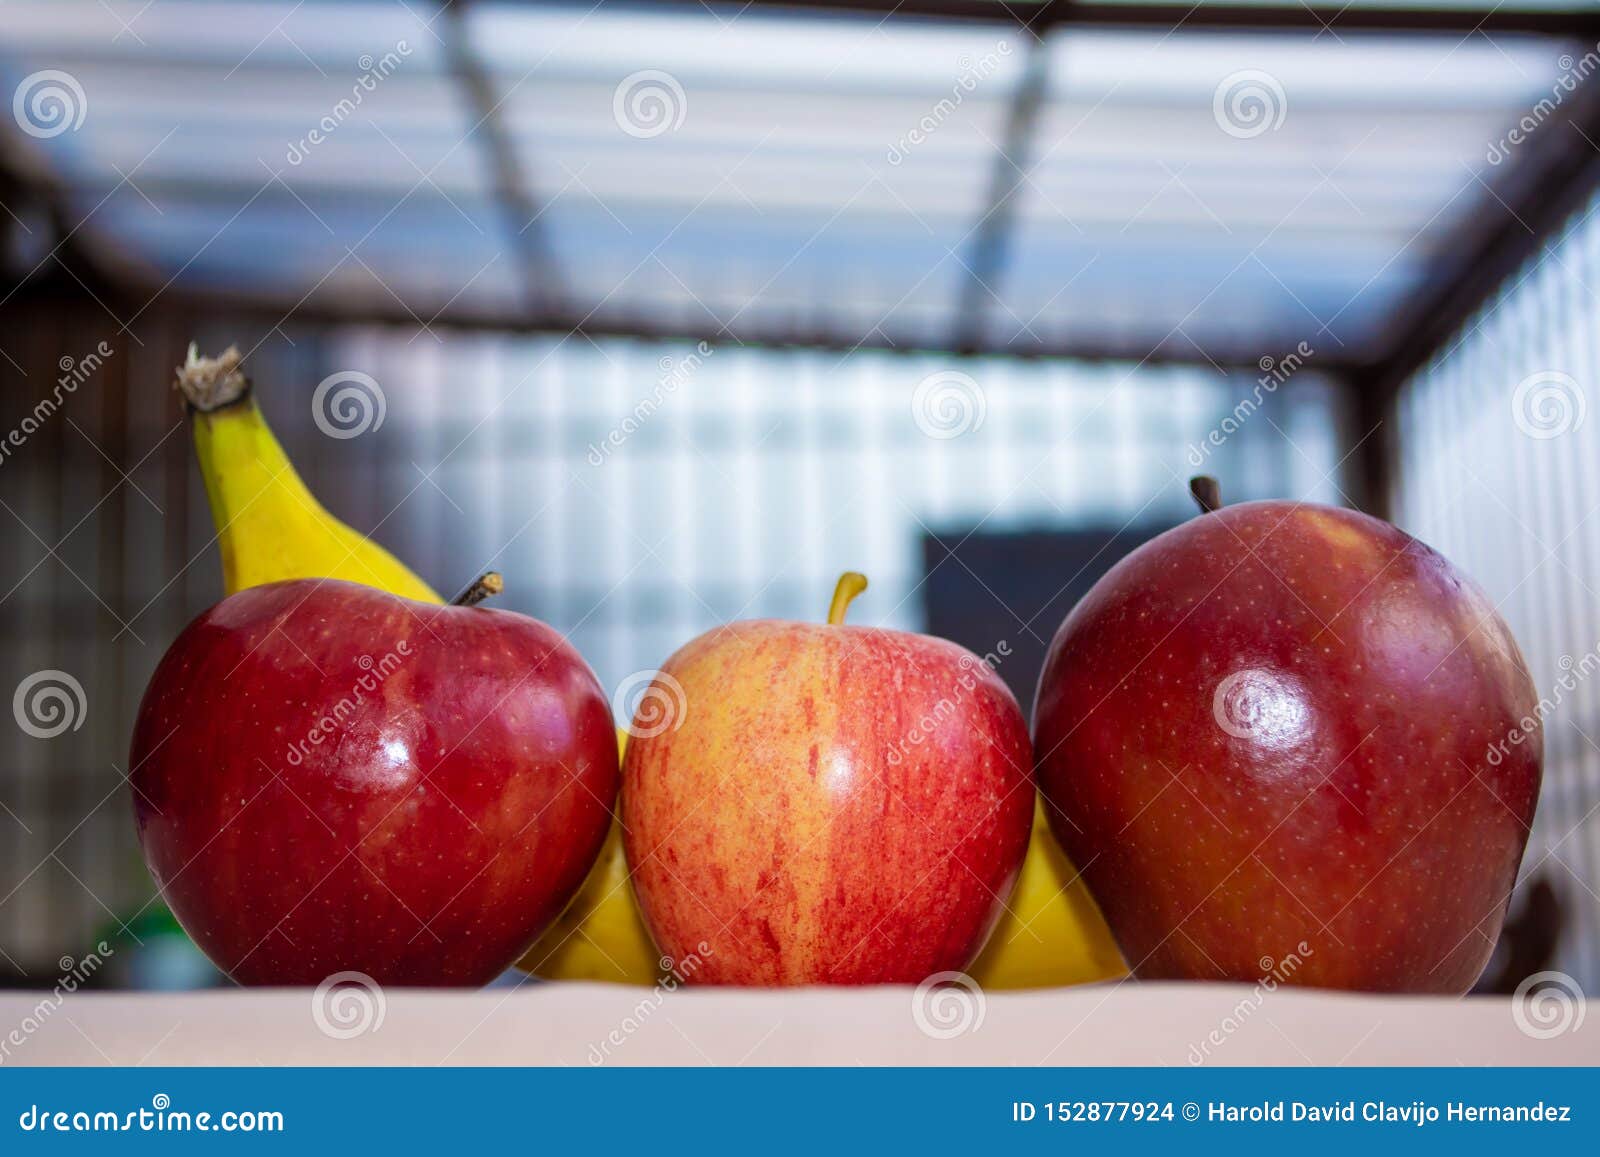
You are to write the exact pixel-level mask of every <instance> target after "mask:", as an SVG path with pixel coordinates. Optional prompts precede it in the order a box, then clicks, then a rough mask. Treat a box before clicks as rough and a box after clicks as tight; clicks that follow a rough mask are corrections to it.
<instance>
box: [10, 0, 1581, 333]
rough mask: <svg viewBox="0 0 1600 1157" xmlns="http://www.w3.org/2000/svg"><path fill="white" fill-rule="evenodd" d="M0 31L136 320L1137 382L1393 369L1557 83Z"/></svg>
mask: <svg viewBox="0 0 1600 1157" xmlns="http://www.w3.org/2000/svg"><path fill="white" fill-rule="evenodd" d="M1369 2H1376V0H1369ZM1413 6H1414V5H1413ZM1546 6H1548V5H1546ZM0 21H3V23H4V31H5V35H4V37H3V39H0V80H3V81H4V82H5V88H6V91H9V92H12V93H13V94H15V95H16V97H17V99H19V100H21V99H23V96H24V92H23V90H29V91H32V90H31V89H30V88H29V86H30V84H31V85H32V88H33V89H37V88H39V87H40V86H41V85H42V84H44V83H45V82H42V81H40V80H39V79H38V77H39V75H40V74H41V73H44V74H46V75H47V76H53V75H55V74H65V75H66V76H67V77H68V78H70V80H71V85H72V86H75V89H74V88H72V87H68V88H67V89H66V90H65V91H66V92H67V97H68V100H69V103H75V105H81V111H82V114H83V115H82V116H81V120H78V119H74V120H73V124H72V125H71V126H61V125H57V124H51V123H39V124H33V125H31V126H30V125H29V124H25V123H23V122H22V121H19V122H18V123H19V127H21V128H22V130H23V131H22V133H20V134H11V137H12V140H11V142H10V143H11V144H12V145H14V146H15V147H14V148H13V149H12V150H11V151H12V152H13V153H15V154H17V155H18V156H19V157H20V158H22V159H23V160H24V162H25V163H32V164H34V165H37V166H40V167H42V168H43V169H44V170H45V171H46V172H48V173H49V174H50V175H51V177H53V178H54V180H55V181H56V182H58V183H59V185H60V186H61V187H63V188H64V189H65V190H66V193H65V197H66V201H67V204H68V207H69V209H70V211H71V214H70V215H71V216H73V218H74V221H75V223H77V222H81V235H82V236H83V237H84V238H87V239H90V240H92V241H94V242H95V243H97V244H100V245H102V246H109V247H112V248H115V249H116V250H117V251H118V252H119V253H120V254H122V255H125V256H127V257H128V258H130V259H132V261H133V262H134V263H135V265H136V267H138V268H142V269H144V270H145V271H146V272H147V275H148V280H149V281H150V287H151V289H152V291H153V290H156V289H159V288H160V287H161V286H163V285H165V284H167V283H168V282H169V281H171V282H172V283H173V284H177V285H190V286H198V287H212V286H219V287H227V288H232V289H236V290H240V291H245V292H250V293H252V294H255V295H259V296H265V297H268V298H269V299H272V300H274V301H282V302H283V303H284V305H285V307H286V308H287V307H288V306H289V305H293V304H294V303H296V302H299V301H301V300H307V301H313V302H314V301H316V300H317V299H318V298H319V297H327V298H332V299H336V300H337V301H338V302H339V303H340V304H341V305H342V306H345V307H349V308H359V306H360V305H361V304H362V303H363V302H368V301H370V302H375V303H378V304H381V305H383V306H384V307H385V308H386V309H388V310H393V309H394V308H395V307H396V305H397V303H398V304H399V305H400V306H402V307H403V308H405V309H407V310H409V311H411V312H413V313H415V314H416V315H418V316H421V317H424V318H427V319H431V318H432V317H433V316H434V315H435V314H436V313H438V312H439V311H441V310H444V311H446V313H447V314H448V312H449V311H455V312H458V313H473V314H476V315H482V316H487V317H504V318H516V317H522V316H524V315H523V314H522V313H521V312H520V311H522V310H523V309H525V308H526V307H527V303H528V302H529V301H530V300H532V299H533V297H534V295H533V294H532V293H530V287H532V288H535V289H537V290H539V292H541V293H548V292H550V291H551V290H552V289H554V288H556V287H558V288H559V295H558V296H556V297H555V298H554V299H553V301H554V304H555V306H556V307H557V309H556V312H555V313H554V314H553V315H552V316H553V317H555V318H567V319H575V318H583V319H590V320H595V321H600V322H605V323H608V324H611V325H615V326H620V327H623V328H627V327H629V326H630V325H639V326H650V325H659V326H665V327H679V328H681V327H690V328H700V329H703V330H705V331H707V332H710V333H720V332H726V333H729V334H732V335H733V336H734V337H742V336H769V337H770V336H772V335H774V334H778V335H781V334H786V333H787V334H793V335H795V336H797V337H804V336H806V335H817V334H821V335H824V336H827V337H828V338H829V339H830V340H835V341H840V342H843V343H845V344H851V343H854V342H856V341H874V342H878V341H884V340H888V341H891V342H894V343H895V344H917V345H942V344H947V343H949V342H951V341H953V340H955V338H956V335H957V334H958V333H961V332H965V330H964V327H972V326H976V327H977V330H978V332H979V333H981V334H982V335H984V337H985V339H986V341H987V342H988V343H990V344H992V345H994V346H996V347H1010V348H1023V349H1028V348H1037V347H1043V348H1060V347H1063V346H1069V345H1082V346H1092V347H1096V348H1104V347H1111V346H1114V347H1116V348H1119V349H1123V350H1127V351H1131V352H1135V353H1137V352H1139V351H1141V350H1146V349H1153V348H1156V347H1164V348H1170V347H1172V346H1175V345H1185V346H1198V347H1200V348H1201V349H1203V350H1206V351H1220V352H1223V353H1228V352H1233V353H1237V352H1240V351H1257V350H1265V351H1268V352H1270V351H1272V350H1274V349H1278V348H1279V347H1281V346H1282V345H1284V344H1289V345H1292V344H1293V343H1294V341H1297V340H1301V339H1305V340H1310V341H1311V343H1312V344H1313V345H1314V346H1319V348H1325V349H1328V350H1330V351H1337V352H1338V354H1339V355H1341V356H1347V357H1351V358H1355V357H1360V356H1363V355H1364V354H1370V353H1371V352H1373V351H1375V350H1377V349H1379V348H1380V347H1381V346H1382V344H1383V342H1384V341H1385V340H1386V336H1387V335H1386V327H1388V326H1389V325H1392V324H1393V323H1394V320H1395V318H1396V316H1397V310H1398V306H1399V305H1400V303H1401V302H1403V301H1404V300H1405V299H1406V298H1407V297H1408V296H1410V295H1411V294H1413V293H1415V292H1416V291H1417V290H1418V288H1419V287H1421V286H1423V285H1425V284H1426V283H1427V282H1428V281H1429V279H1430V278H1436V277H1438V276H1439V275H1440V272H1441V269H1442V268H1443V266H1442V265H1441V259H1444V258H1449V257H1451V256H1453V255H1454V253H1453V250H1452V248H1451V247H1452V246H1453V245H1456V244H1458V243H1457V242H1456V241H1455V240H1454V239H1456V238H1459V237H1460V236H1461V232H1460V230H1461V227H1462V226H1463V225H1464V224H1465V223H1467V222H1469V221H1470V220H1471V218H1472V215H1473V214H1474V213H1477V212H1479V211H1481V210H1482V209H1483V208H1484V206H1486V205H1492V204H1493V197H1494V193H1493V192H1491V190H1492V189H1499V188H1500V187H1501V185H1502V184H1503V183H1504V182H1505V181H1506V180H1507V178H1508V177H1509V176H1511V175H1513V174H1514V173H1515V170H1516V169H1517V166H1518V165H1519V164H1520V163H1521V161H1522V154H1521V153H1520V152H1518V151H1515V150H1513V151H1511V154H1510V156H1509V158H1508V159H1507V160H1506V161H1505V163H1503V164H1498V165H1496V164H1491V163H1490V161H1489V159H1488V152H1489V150H1490V147H1491V145H1492V143H1493V142H1496V141H1498V140H1501V139H1502V138H1503V137H1504V135H1505V133H1506V131H1507V130H1508V128H1509V127H1510V126H1511V125H1512V124H1513V123H1514V122H1515V121H1516V120H1517V118H1519V117H1521V116H1522V115H1524V114H1525V113H1526V112H1528V111H1529V110H1530V109H1531V108H1532V107H1533V106H1534V104H1535V103H1536V102H1537V101H1538V100H1540V99H1541V98H1542V97H1546V96H1549V95H1550V94H1551V93H1552V91H1554V87H1555V85H1556V83H1557V81H1558V79H1559V77H1560V76H1561V74H1562V70H1563V69H1564V68H1570V67H1571V61H1570V60H1568V61H1567V62H1566V63H1565V64H1563V62H1562V60H1561V57H1562V54H1563V52H1565V51H1569V48H1568V46H1566V45H1564V44H1562V43H1560V42H1557V41H1555V40H1550V39H1541V38H1531V37H1529V38H1505V37H1502V38H1497V39H1495V40H1490V39H1488V38H1486V37H1484V36H1482V35H1477V36H1472V37H1469V38H1466V39H1462V38H1461V37H1458V36H1437V37H1433V36H1421V35H1405V36H1375V35H1370V34H1369V35H1357V34H1353V33H1349V32H1344V31H1340V32H1339V34H1338V35H1331V34H1327V33H1323V34H1320V35H1312V34H1311V33H1309V32H1308V33H1306V34H1304V35H1300V34H1289V33H1275V34H1271V35H1267V34H1257V35H1249V34H1233V33H1228V34H1219V33H1214V32H1204V33H1188V32H1182V31H1180V32H1177V33H1162V32H1132V31H1128V32H1111V31H1091V30H1083V29H1075V28H1072V27H1066V28H1062V29H1058V30H1056V31H1054V32H1052V33H1051V34H1050V35H1049V37H1048V40H1047V41H1046V42H1045V43H1044V45H1043V46H1042V47H1041V46H1036V45H1035V44H1034V41H1033V38H1032V37H1031V36H1030V35H1029V34H1027V33H1025V32H1022V31H1020V30H1018V29H1017V28H1016V27H1014V26H1012V25H1009V24H1005V23H999V22H996V23H993V24H988V23H984V22H980V21H965V22H957V23H949V24H945V23H941V22H937V21H930V20H884V19H880V18H876V17H873V18H866V17H841V16H837V15H827V14H821V13H806V12H787V13H785V12H777V13H774V12H772V11H755V10H749V9H743V10H741V9H737V8H715V7H706V6H702V5H694V6H687V7H683V8H675V7H668V6H661V7H654V6H652V7H639V6H629V7H613V6H603V7H600V8H595V9H592V10H591V9H589V8H587V7H550V6H537V5H532V4H521V3H479V4H474V5H472V6H470V7H469V8H467V9H466V11H465V14H464V15H463V16H459V17H456V16H447V15H440V13H439V11H438V10H437V9H436V8H435V7H434V6H432V5H417V4H407V3H402V2H401V0H369V2H338V3H334V2H314V3H293V2H289V0H284V2H279V3H217V2H197V0H160V2H157V3H153V4H150V5H147V6H145V7H142V8H141V7H140V6H138V5H119V4H102V3H99V2H97V0H62V2H48V0H11V2H8V3H6V4H5V5H4V7H3V10H0ZM456 38H459V40H457V39H456ZM1030 77H1032V78H1033V82H1030V81H1029V78H1030ZM1029 93H1036V94H1037V95H1039V97H1040V99H1039V101H1038V105H1037V107H1036V108H1031V109H1030V107H1029V104H1028V101H1027V100H1021V101H1019V96H1026V95H1027V94H1029ZM486 102H487V104H486ZM75 111H76V110H75ZM486 112H487V115H486ZM28 115H32V114H31V112H30V113H29V114H28ZM1019 128H1020V129H1022V130H1025V131H1023V132H1021V133H1019V132H1018V131H1017V130H1018V129H1019ZM497 142H503V143H504V144H505V145H506V150H505V151H504V152H502V153H497V151H496V145H497ZM1014 146H1020V147H1018V149H1017V151H1016V153H1015V154H1014V155H1013V156H1012V160H1013V161H1015V162H1017V163H1018V164H1019V165H1020V166H1021V167H1020V169H1019V168H1016V167H1013V166H1009V165H1006V164H1005V163H1004V162H1002V161H1001V160H1000V159H999V158H1000V157H1001V156H1002V154H1003V153H1004V152H1005V150H1007V149H1008V148H1012V147H1014ZM1008 183H1015V186H1016V187H1015V188H1014V190H1012V193H1011V196H1010V197H1009V198H1008V199H1007V200H1006V201H1005V202H1004V204H1003V205H1001V206H1000V207H999V208H998V209H997V208H996V206H995V205H994V203H993V197H994V193H995V191H996V189H997V188H1000V189H1004V188H1006V186H1007V184H1008ZM994 238H999V239H1000V240H1002V241H1004V242H1005V244H1004V245H1003V246H1002V247H1001V249H1000V250H998V252H1000V253H1002V254H1003V255H1004V256H1005V258H1006V259H1005V260H1004V261H1002V262H1000V263H999V264H998V266H997V267H994V268H990V267H988V266H984V265H983V264H982V263H981V262H980V261H979V260H978V257H977V250H978V247H979V245H980V244H982V243H984V242H986V241H988V240H992V239H994ZM980 273H981V274H982V275H983V276H984V279H985V280H984V281H983V282H982V283H981V284H980V283H977V282H976V281H975V277H976V276H977V275H978V274H980ZM545 300H547V301H549V300H551V299H550V298H546V299H545ZM974 303H976V308H974ZM1319 343H1320V344H1319Z"/></svg>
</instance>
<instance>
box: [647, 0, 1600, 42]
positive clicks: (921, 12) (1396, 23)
mask: <svg viewBox="0 0 1600 1157" xmlns="http://www.w3.org/2000/svg"><path fill="white" fill-rule="evenodd" d="M634 2H635V3H642V4H643V5H644V6H646V7H663V6H673V7H680V8H681V7H682V6H683V5H682V4H681V2H679V0H634ZM745 7H747V8H750V9H757V10H761V9H770V10H782V9H791V10H812V11H817V10H821V11H830V12H839V13H856V14H858V15H864V16H876V17H879V18H884V19H887V18H891V17H893V18H927V19H942V20H989V21H998V22H1004V23H1009V24H1025V25H1027V26H1028V27H1029V28H1032V29H1033V30H1034V31H1036V32H1039V31H1042V30H1043V29H1045V28H1048V27H1052V26H1055V25H1061V24H1071V25H1074V26H1078V27H1091V28H1147V29H1163V30H1166V29H1174V28H1183V29H1191V30H1199V29H1228V30H1234V31H1249V30H1258V31H1280V32H1317V31H1319V30H1322V29H1327V30H1331V31H1335V32H1361V31H1373V32H1439V33H1456V34H1458V35H1467V34H1469V33H1473V32H1484V33H1490V34H1504V33H1515V32H1523V33H1537V34H1541V35H1546V36H1578V37H1588V38H1591V39H1593V38H1596V37H1600V11H1596V10H1594V9H1590V10H1587V11H1565V12H1563V11H1559V10H1556V9H1545V10H1535V11H1522V10H1517V11H1508V10H1506V9H1504V8H1502V7H1497V6H1495V5H1493V4H1482V5H1471V4H1467V5H1460V6H1457V7H1448V8H1447V7H1433V6H1429V5H1426V4H1417V5H1415V6H1413V7H1392V8H1391V7H1384V8H1364V7H1359V6H1351V5H1347V4H1342V3H1329V2H1326V0H1308V2H1307V3H1304V4H1300V3H1295V2H1287V3H1281V4H1248V3H1234V4H1227V3H1187V4H1185V3H1150V4H1141V3H1127V4H1116V3H1094V2H1092V0H1043V2H1035V3H1030V2H1028V0H751V2H750V3H749V4H748V5H747V6H745Z"/></svg>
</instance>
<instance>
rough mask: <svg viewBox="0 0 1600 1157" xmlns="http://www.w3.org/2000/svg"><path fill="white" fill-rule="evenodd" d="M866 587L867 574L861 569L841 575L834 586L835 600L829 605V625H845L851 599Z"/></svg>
mask: <svg viewBox="0 0 1600 1157" xmlns="http://www.w3.org/2000/svg"><path fill="white" fill-rule="evenodd" d="M866 589H867V576H866V575H864V574H862V573H861V572H860V571H853V570H847V571H845V572H844V573H843V574H842V575H840V576H839V583H838V585H837V586H835V587H834V588H833V602H832V603H831V604H829V606H828V625H829V626H831V627H840V626H843V625H844V615H845V612H846V611H847V610H849V609H850V601H851V600H852V599H854V598H855V597H856V596H857V595H859V594H860V593H861V592H862V591H864V590H866Z"/></svg>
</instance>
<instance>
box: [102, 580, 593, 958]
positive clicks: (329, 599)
mask: <svg viewBox="0 0 1600 1157" xmlns="http://www.w3.org/2000/svg"><path fill="white" fill-rule="evenodd" d="M132 766H133V772H132V775H131V781H132V786H133V799H134V809H135V812H136V815H137V818H138V823H139V838H140V840H141V842H142V844H143V846H144V854H145V860H146V862H147V863H148V864H149V866H150V872H151V874H152V875H153V876H154V877H155V880H156V883H157V884H158V885H159V886H160V888H161V892H162V895H163V896H164V897H165V899H166V901H167V903H168V904H169V905H170V906H171V907H172V910H173V912H174V913H175V914H176V915H177V917H178V920H179V922H180V923H182V925H183V927H184V928H185V929H186V930H187V931H188V932H189V934H190V935H191V936H192V937H194V940H195V942H196V943H197V944H199V945H200V947H201V948H202V949H204V950H205V952H206V955H208V956H209V957H210V958H211V959H212V961H213V962H215V963H216V964H217V966H218V967H220V968H221V969H223V970H224V971H225V972H227V973H228V974H229V975H230V976H232V977H233V978H234V979H235V980H237V981H239V982H240V983H241V984H317V983H319V982H321V981H322V980H324V979H325V978H327V977H328V976H330V975H331V974H333V973H336V972H342V971H347V970H353V971H358V972H364V973H366V974H368V975H369V976H371V977H372V978H373V979H375V980H377V981H378V982H379V983H382V984H450V985H480V984H484V983H487V982H488V981H490V980H492V979H493V978H494V977H495V976H497V975H498V974H499V973H500V972H502V971H503V970H504V969H506V968H507V967H509V966H510V965H511V964H512V963H513V962H514V961H515V960H516V959H517V957H518V956H519V955H520V954H521V953H522V952H523V950H524V949H526V948H527V947H528V946H529V945H530V944H531V943H533V941H534V939H535V938H536V937H538V935H539V934H540V932H542V931H543V930H544V929H545V927H546V926H547V925H548V924H549V923H550V922H551V921H552V920H554V919H555V917H556V916H557V915H558V914H559V913H560V911H561V909H562V907H563V906H564V905H565V904H566V903H567V901H568V900H569V899H570V898H571V897H572V895H573V893H574V892H575V891H576V890H577V888H578V886H579V884H581V883H582V881H583V878H584V874H585V873H586V872H587V871H588V869H589V865H590V864H591V863H592V862H593V860H594V858H595V856H596V854H597V853H598V852H599V849H600V845H601V843H602V841H604V839H605V836H606V829H607V826H608V825H609V823H610V820H611V804H612V801H613V799H614V797H615V794H616V790H617V780H618V769H617V746H616V738H615V733H614V732H613V731H612V727H611V712H610V709H609V707H608V705H607V702H606V697H605V694H604V693H603V692H602V690H601V688H600V686H599V684H598V683H597V682H596V680H595V677H594V675H593V673H592V672H591V671H590V670H589V668H588V667H587V666H586V665H585V664H584V662H583V660H582V659H581V658H580V657H579V656H578V654H577V652H576V651H574V650H573V649H572V647H571V646H569V645H568V644H567V643H566V641H565V640H563V639H562V637H561V636H560V635H559V634H557V633H556V632H555V631H554V630H552V629H551V628H550V627H547V626H545V625H544V624H543V623H540V622H537V621H535V620H533V619H530V618H527V617H526V616H523V615H517V614H511V613H508V612H505V611H496V610H490V609H488V608H486V607H478V606H449V607H441V606H433V605H429V604H425V603H418V602H412V601H410V600H407V599H402V598H399V597H397V596H394V595H390V594H387V593H385V592H383V591H379V590H375V589H373V588H370V587H365V586H360V585H357V584H355V583H349V582H339V581H335V580H331V579H302V580H296V581H292V582H280V583H271V584H268V585H266V586H259V587H252V588H250V589H248V590H243V591H240V592H239V593H237V594H235V595H233V596H231V597H229V598H227V599H224V600H223V601H222V602H220V603H218V604H217V605H216V606H214V607H212V608H211V609H210V610H209V611H207V612H206V613H205V614H203V615H201V616H200V617H199V618H198V619H196V620H195V621H194V622H193V623H191V624H190V625H189V626H188V627H187V628H186V629H185V630H184V632H183V633H182V634H181V635H180V636H178V639H177V641H176V642H175V643H173V645H172V647H171V649H170V650H168V652H167V654H166V656H165V657H164V658H163V659H162V660H161V663H160V665H159V666H158V667H157V668H156V672H155V675H154V676H153V677H152V679H151V680H150V686H149V688H148V689H147V690H146V692H145V696H144V701H143V703H142V704H141V705H140V708H139V718H138V722H137V724H136V725H135V728H134V735H133V754H132Z"/></svg>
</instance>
